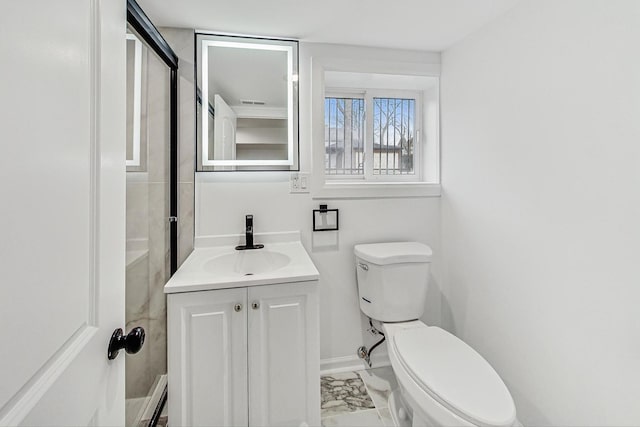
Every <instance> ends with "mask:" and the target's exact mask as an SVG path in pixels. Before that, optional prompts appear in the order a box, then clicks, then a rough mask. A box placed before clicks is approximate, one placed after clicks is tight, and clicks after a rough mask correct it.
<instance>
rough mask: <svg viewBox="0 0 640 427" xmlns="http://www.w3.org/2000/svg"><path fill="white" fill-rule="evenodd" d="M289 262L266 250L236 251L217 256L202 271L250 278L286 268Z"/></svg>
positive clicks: (285, 257) (282, 256) (280, 255)
mask: <svg viewBox="0 0 640 427" xmlns="http://www.w3.org/2000/svg"><path fill="white" fill-rule="evenodd" d="M290 262H291V258H289V257H288V256H287V255H285V254H283V253H280V252H274V251H269V250H266V249H252V250H244V251H236V252H234V253H228V254H224V255H220V256H217V257H215V258H212V259H210V260H209V261H207V262H206V263H205V264H204V266H203V267H204V270H206V271H208V272H210V273H213V274H224V275H235V274H237V275H241V276H252V275H254V274H262V273H269V272H271V271H274V270H278V269H279V268H282V267H286V266H287V265H288V264H289V263H290Z"/></svg>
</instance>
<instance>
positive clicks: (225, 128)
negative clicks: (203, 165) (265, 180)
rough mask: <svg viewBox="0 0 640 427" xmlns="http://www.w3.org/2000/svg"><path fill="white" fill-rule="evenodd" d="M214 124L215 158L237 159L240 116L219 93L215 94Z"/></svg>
mask: <svg viewBox="0 0 640 427" xmlns="http://www.w3.org/2000/svg"><path fill="white" fill-rule="evenodd" d="M213 99H214V101H213V103H214V105H215V106H214V111H215V117H214V125H213V153H214V156H213V158H214V159H215V160H235V159H236V126H237V122H238V116H237V115H236V112H235V111H233V110H232V109H231V107H229V105H227V103H226V102H224V99H222V97H221V96H220V95H218V94H216V95H214V98H213Z"/></svg>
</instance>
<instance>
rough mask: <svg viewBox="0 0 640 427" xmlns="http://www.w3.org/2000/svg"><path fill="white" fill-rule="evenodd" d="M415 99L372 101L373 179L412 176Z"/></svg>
mask: <svg viewBox="0 0 640 427" xmlns="http://www.w3.org/2000/svg"><path fill="white" fill-rule="evenodd" d="M415 112H416V101H415V99H402V98H373V173H374V175H413V174H414V168H413V156H414V152H415V150H414V148H415V145H414V140H415Z"/></svg>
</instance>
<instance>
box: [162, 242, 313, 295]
mask: <svg viewBox="0 0 640 427" xmlns="http://www.w3.org/2000/svg"><path fill="white" fill-rule="evenodd" d="M243 237H244V236H243V235H228V236H211V237H209V236H207V237H202V238H200V241H199V242H197V243H198V245H197V246H196V248H195V249H194V250H193V252H192V253H191V254H190V255H189V256H188V257H187V259H186V260H185V261H184V262H183V263H182V265H181V266H180V268H179V269H178V271H176V272H175V274H174V275H173V276H171V279H169V281H168V282H167V284H166V285H165V286H164V292H165V293H167V294H173V293H180V292H195V291H209V290H215V289H230V288H240V287H248V286H261V285H274V284H279V283H296V282H306V281H310V280H318V277H319V273H318V269H316V267H315V265H313V261H311V258H310V257H309V254H308V253H307V251H306V250H305V249H304V246H302V243H301V242H300V233H299V232H290V233H271V234H269V233H265V234H261V235H259V238H258V241H259V242H260V243H262V244H264V248H262V249H249V250H243V251H237V250H235V247H236V246H237V245H238V242H241V241H242V240H244V239H243ZM284 239H287V240H284ZM204 243H207V245H205V244H204Z"/></svg>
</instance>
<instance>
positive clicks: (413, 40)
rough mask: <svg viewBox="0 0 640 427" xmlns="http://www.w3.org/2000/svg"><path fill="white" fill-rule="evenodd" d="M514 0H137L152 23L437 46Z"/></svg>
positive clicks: (338, 40) (475, 26)
mask: <svg viewBox="0 0 640 427" xmlns="http://www.w3.org/2000/svg"><path fill="white" fill-rule="evenodd" d="M518 1H519V0H389V1H382V0H322V1H319V0H315V1H313V0H138V3H139V4H140V5H141V6H142V8H143V9H144V10H145V12H146V13H147V15H149V17H150V18H151V20H152V21H153V22H154V23H155V25H156V26H168V27H182V28H195V29H200V30H212V31H221V32H230V33H238V34H247V35H259V36H272V37H289V38H296V39H300V40H303V41H310V42H322V43H338V44H352V45H362V46H377V47H389V48H400V49H415V50H430V51H442V50H444V49H446V48H448V47H449V46H451V45H452V44H453V43H455V42H456V41H458V40H460V39H462V38H463V37H465V36H466V35H468V34H470V33H471V32H473V31H475V30H477V29H479V28H480V27H482V26H483V25H485V24H486V23H487V22H489V21H491V20H492V19H494V18H496V17H498V16H499V15H501V14H503V13H504V12H506V11H507V10H508V9H510V8H511V7H513V6H514V5H515V4H516V3H517V2H518Z"/></svg>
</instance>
